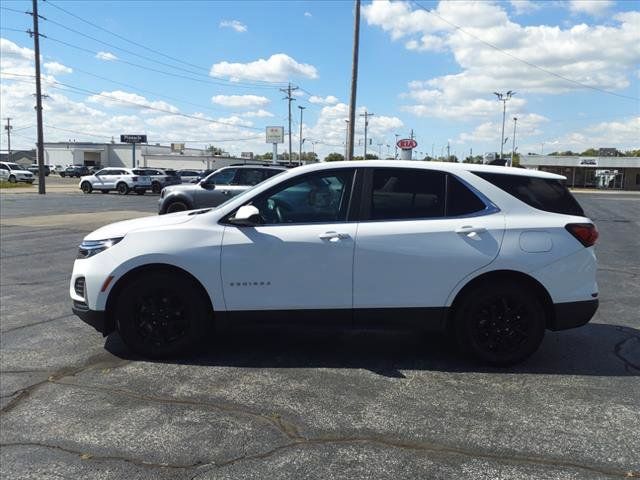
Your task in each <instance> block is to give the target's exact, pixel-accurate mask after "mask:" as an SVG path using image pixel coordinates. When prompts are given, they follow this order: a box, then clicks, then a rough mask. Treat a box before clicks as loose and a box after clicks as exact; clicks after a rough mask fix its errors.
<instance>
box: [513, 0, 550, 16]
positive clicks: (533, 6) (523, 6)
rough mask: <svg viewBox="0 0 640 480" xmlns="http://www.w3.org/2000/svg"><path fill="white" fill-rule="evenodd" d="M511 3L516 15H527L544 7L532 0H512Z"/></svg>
mask: <svg viewBox="0 0 640 480" xmlns="http://www.w3.org/2000/svg"><path fill="white" fill-rule="evenodd" d="M509 3H511V6H512V7H513V9H514V10H515V13H516V15H526V14H527V13H532V12H535V11H536V10H540V8H542V5H540V4H539V3H536V2H533V1H531V0H510V2H509Z"/></svg>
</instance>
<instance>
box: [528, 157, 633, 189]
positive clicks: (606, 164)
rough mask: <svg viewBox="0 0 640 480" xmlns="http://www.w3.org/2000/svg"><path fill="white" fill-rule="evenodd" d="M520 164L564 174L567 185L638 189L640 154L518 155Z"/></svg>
mask: <svg viewBox="0 0 640 480" xmlns="http://www.w3.org/2000/svg"><path fill="white" fill-rule="evenodd" d="M602 150H607V149H602ZM520 166H521V167H525V168H531V169H535V170H542V171H545V172H550V173H557V174H559V175H564V176H565V177H567V185H568V186H569V187H574V188H599V189H616V190H640V157H617V156H606V155H601V156H597V157H580V156H550V155H521V156H520Z"/></svg>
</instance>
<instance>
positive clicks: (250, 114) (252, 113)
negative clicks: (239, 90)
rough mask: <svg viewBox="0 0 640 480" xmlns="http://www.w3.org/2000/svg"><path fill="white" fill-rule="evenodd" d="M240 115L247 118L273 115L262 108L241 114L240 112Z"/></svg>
mask: <svg viewBox="0 0 640 480" xmlns="http://www.w3.org/2000/svg"><path fill="white" fill-rule="evenodd" d="M241 116H242V117H247V118H253V117H256V118H266V117H273V116H274V115H273V113H271V112H267V111H266V110H263V109H262V108H261V109H259V110H253V111H250V112H244V113H243V114H241Z"/></svg>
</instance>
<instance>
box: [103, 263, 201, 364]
mask: <svg viewBox="0 0 640 480" xmlns="http://www.w3.org/2000/svg"><path fill="white" fill-rule="evenodd" d="M200 292H201V289H200V288H199V287H198V285H197V284H195V282H194V281H193V280H192V279H190V278H188V277H186V276H184V277H183V276H181V275H179V274H172V273H160V272H157V273H149V274H148V275H144V276H141V277H138V278H137V279H136V280H134V281H133V282H132V283H131V284H128V285H126V286H125V288H124V291H123V292H122V294H121V295H120V297H119V298H118V302H117V306H116V310H115V320H116V326H117V329H118V332H119V333H120V335H121V336H122V339H123V341H124V343H125V344H126V345H127V346H128V347H129V348H130V349H131V350H133V351H134V352H136V353H139V354H141V355H144V356H145V357H150V358H164V357H171V356H175V355H180V354H183V353H186V352H193V351H195V350H197V349H198V347H200V346H201V345H202V343H203V341H204V339H205V338H206V336H207V335H206V334H207V329H208V327H209V326H210V323H211V311H210V310H211V309H210V306H209V303H208V301H207V299H206V298H204V296H203V295H202V294H201V293H200Z"/></svg>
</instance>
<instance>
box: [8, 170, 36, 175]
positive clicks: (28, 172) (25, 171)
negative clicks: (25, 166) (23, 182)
mask: <svg viewBox="0 0 640 480" xmlns="http://www.w3.org/2000/svg"><path fill="white" fill-rule="evenodd" d="M11 173H19V174H21V175H22V174H27V175H33V173H31V172H30V171H29V170H11Z"/></svg>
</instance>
